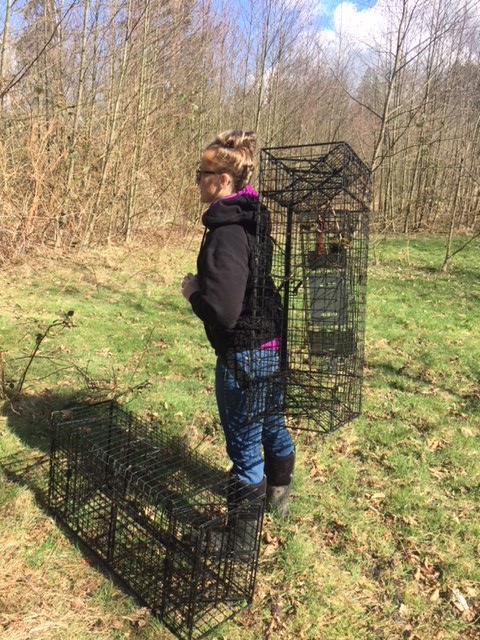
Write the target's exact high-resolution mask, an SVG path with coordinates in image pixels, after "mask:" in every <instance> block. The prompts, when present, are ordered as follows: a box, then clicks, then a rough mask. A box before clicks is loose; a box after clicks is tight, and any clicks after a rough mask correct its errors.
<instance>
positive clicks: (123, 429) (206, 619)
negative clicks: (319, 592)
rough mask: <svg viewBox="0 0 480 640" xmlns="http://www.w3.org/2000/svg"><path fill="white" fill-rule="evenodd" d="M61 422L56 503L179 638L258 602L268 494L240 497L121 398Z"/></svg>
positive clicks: (57, 417)
mask: <svg viewBox="0 0 480 640" xmlns="http://www.w3.org/2000/svg"><path fill="white" fill-rule="evenodd" d="M52 423H53V439H52V451H51V463H50V483H49V503H50V506H51V508H52V509H53V511H54V513H55V514H56V515H57V517H58V518H59V519H60V520H61V521H62V522H63V523H64V524H66V525H67V526H68V527H69V528H70V529H71V530H72V531H74V532H75V533H76V534H77V535H78V536H79V538H80V539H81V540H82V541H83V542H85V543H86V545H87V546H88V547H89V548H90V549H91V550H92V551H93V552H94V553H95V554H96V555H97V556H98V557H99V558H101V559H102V560H103V561H104V562H105V563H106V565H107V566H108V567H109V568H110V569H111V570H112V571H113V572H114V573H115V574H116V575H117V576H118V577H119V578H121V579H122V580H123V581H124V582H125V583H126V584H127V585H128V587H130V589H131V590H132V591H133V592H134V593H135V594H136V595H137V596H138V597H139V598H140V599H141V600H142V601H143V602H144V603H146V604H147V605H148V606H149V607H150V608H151V609H152V611H153V613H154V614H156V615H157V616H158V617H159V618H160V619H161V620H162V621H163V622H164V624H165V625H166V626H167V627H168V628H169V629H170V630H171V631H172V632H173V633H174V634H175V635H176V636H177V637H179V638H185V639H188V640H190V639H194V638H195V639H196V638H201V637H203V636H204V635H206V634H208V633H209V632H210V631H212V630H213V629H214V628H216V627H217V626H218V625H219V624H221V623H222V622H224V621H225V620H226V619H228V618H230V617H231V616H232V615H234V614H235V613H236V612H238V611H239V610H240V609H241V608H243V607H245V606H246V605H247V604H248V603H249V602H250V601H251V599H252V596H253V590H254V585H255V576H256V569H257V563H258V548H259V539H260V532H261V526H262V517H263V500H261V499H259V498H256V497H252V496H250V495H249V494H248V493H245V494H244V495H243V500H242V502H241V503H240V502H238V501H237V502H236V503H234V504H231V503H230V501H229V500H228V496H229V495H231V494H232V483H233V482H234V480H233V479H231V478H230V477H228V476H226V474H225V473H224V472H222V471H220V470H219V469H217V468H216V467H214V466H213V465H211V464H210V463H209V462H208V461H204V460H203V459H201V458H200V457H199V456H198V455H196V454H195V453H193V452H192V451H190V450H189V449H188V448H187V447H186V445H184V444H183V443H181V442H180V443H179V441H178V440H175V439H174V438H172V437H169V436H166V435H165V434H163V433H161V432H160V431H159V429H158V427H157V426H155V425H151V424H146V423H144V422H142V421H140V420H138V419H137V418H135V417H134V416H133V415H132V414H131V413H129V412H126V411H124V410H122V409H121V408H120V407H119V406H118V405H117V404H116V403H114V402H106V403H99V404H96V405H84V406H79V407H75V408H73V409H69V410H64V411H60V412H56V413H54V414H53V415H52ZM245 522H248V523H249V526H248V527H247V528H246V527H245Z"/></svg>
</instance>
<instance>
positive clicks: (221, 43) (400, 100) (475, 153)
mask: <svg viewBox="0 0 480 640" xmlns="http://www.w3.org/2000/svg"><path fill="white" fill-rule="evenodd" d="M329 6H330V7H332V3H329V2H326V3H321V2H318V0H317V1H313V0H255V1H254V0H245V1H244V2H242V3H240V2H238V3H237V2H236V1H234V0H232V1H226V0H162V1H159V0H2V1H1V2H0V29H1V32H0V47H1V49H0V180H1V202H0V262H1V261H7V260H8V261H9V260H11V259H12V258H14V257H15V256H18V255H19V254H25V253H26V252H28V251H29V250H30V249H31V248H33V247H39V246H54V247H61V248H66V249H69V248H71V247H77V246H84V245H88V244H92V243H117V242H122V241H127V242H128V241H131V240H134V239H142V238H144V237H146V236H147V234H148V237H152V235H156V234H157V233H158V234H161V233H162V232H164V231H165V230H168V229H171V228H172V227H175V228H176V229H179V230H180V231H182V229H188V228H189V226H190V224H191V223H193V222H195V221H196V220H198V213H199V204H198V193H197V190H196V187H195V184H194V170H195V168H196V166H197V163H198V159H199V155H200V152H201V149H202V147H203V146H204V145H205V143H207V142H208V141H209V140H210V139H211V137H212V135H213V134H215V133H216V132H218V131H221V130H224V129H226V128H231V127H232V126H233V127H238V128H248V129H254V130H256V131H257V133H258V137H259V146H262V147H270V146H282V145H290V144H303V143H312V142H325V141H338V140H345V141H347V142H348V143H349V144H350V145H351V146H352V147H353V148H354V150H355V151H356V153H357V154H359V155H360V157H361V158H362V159H363V160H364V161H365V162H367V163H368V164H369V165H370V166H371V167H372V171H373V185H374V189H373V210H374V215H373V221H372V223H373V230H374V231H375V232H377V233H385V234H392V233H412V232H428V233H445V234H447V237H448V235H450V236H451V235H452V234H466V236H468V238H472V237H476V235H477V234H478V233H479V210H480V207H479V204H480V174H479V171H478V158H479V155H480V154H479V146H480V109H479V107H480V3H479V2H478V0H462V1H459V0H378V2H376V3H374V4H373V6H372V2H368V3H367V2H365V3H363V5H362V3H356V4H355V5H354V4H351V3H342V4H340V5H339V6H337V8H336V10H335V13H333V14H331V16H330V18H329V19H328V20H327V17H326V13H325V12H326V11H327V9H328V7H329Z"/></svg>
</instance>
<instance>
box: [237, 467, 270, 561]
mask: <svg viewBox="0 0 480 640" xmlns="http://www.w3.org/2000/svg"><path fill="white" fill-rule="evenodd" d="M266 486H267V481H266V478H264V479H263V480H262V482H259V483H258V484H244V483H243V482H240V481H239V480H237V479H236V478H234V477H233V476H232V477H231V481H230V483H229V488H228V511H229V515H228V529H229V547H230V551H231V552H232V553H233V554H234V555H235V556H236V557H238V559H240V560H250V559H252V558H255V557H256V555H257V553H258V548H259V541H260V533H261V529H262V521H263V511H264V508H265V491H266Z"/></svg>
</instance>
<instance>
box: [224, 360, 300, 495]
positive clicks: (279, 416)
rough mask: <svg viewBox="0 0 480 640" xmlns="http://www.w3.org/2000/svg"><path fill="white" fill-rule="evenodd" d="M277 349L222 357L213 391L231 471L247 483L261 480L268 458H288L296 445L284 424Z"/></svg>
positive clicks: (255, 482)
mask: <svg viewBox="0 0 480 640" xmlns="http://www.w3.org/2000/svg"><path fill="white" fill-rule="evenodd" d="M278 373H279V356H278V351H277V350H276V349H257V350H254V351H242V352H239V353H235V354H232V355H231V356H229V357H228V360H226V359H225V358H222V357H219V358H218V359H217V365H216V369H215V395H216V398H217V404H218V412H219V414H220V422H221V424H222V428H223V432H224V434H225V440H226V444H227V453H228V456H229V458H230V459H231V461H232V462H233V469H232V474H233V475H234V476H235V477H236V478H237V479H238V480H240V481H241V482H243V483H245V484H257V483H259V482H261V481H262V480H263V469H264V462H263V456H262V447H263V451H264V453H265V455H266V456H268V457H269V458H277V457H284V456H288V455H290V454H291V453H292V452H293V449H294V446H293V442H292V439H291V437H290V434H289V433H288V431H287V429H286V427H285V416H284V414H283V410H282V409H283V393H282V381H281V377H280V376H279V375H276V374H278Z"/></svg>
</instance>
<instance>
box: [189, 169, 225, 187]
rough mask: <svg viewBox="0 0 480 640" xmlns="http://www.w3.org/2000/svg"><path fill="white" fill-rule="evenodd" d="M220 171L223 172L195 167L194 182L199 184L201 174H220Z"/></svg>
mask: <svg viewBox="0 0 480 640" xmlns="http://www.w3.org/2000/svg"><path fill="white" fill-rule="evenodd" d="M221 173H224V171H204V170H203V169H197V170H196V171H195V182H196V183H197V184H200V180H201V179H202V176H203V175H212V176H215V175H217V176H218V175H220V174H221Z"/></svg>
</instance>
